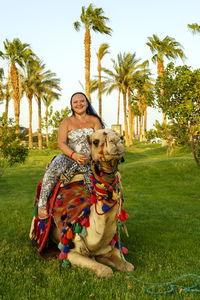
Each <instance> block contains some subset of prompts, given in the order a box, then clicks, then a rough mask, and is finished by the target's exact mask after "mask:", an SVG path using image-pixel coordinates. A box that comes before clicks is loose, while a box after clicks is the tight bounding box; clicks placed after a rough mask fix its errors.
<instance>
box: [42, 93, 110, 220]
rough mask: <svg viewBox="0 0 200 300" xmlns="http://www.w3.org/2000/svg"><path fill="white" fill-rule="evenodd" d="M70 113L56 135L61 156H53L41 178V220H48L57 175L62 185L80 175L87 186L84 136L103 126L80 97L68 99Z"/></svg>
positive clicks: (81, 96)
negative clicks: (76, 174)
mask: <svg viewBox="0 0 200 300" xmlns="http://www.w3.org/2000/svg"><path fill="white" fill-rule="evenodd" d="M71 110H72V116H70V117H69V118H66V119H64V120H63V121H62V123H61V125H60V128H59V131H58V147H59V148H60V150H61V151H62V152H63V153H62V154H60V155H58V156H56V158H55V159H54V160H53V161H52V163H51V164H50V166H49V167H48V169H47V171H46V173H45V175H44V177H43V181H42V187H41V191H40V198H39V203H38V216H39V217H40V218H41V219H43V218H47V217H48V212H47V200H48V198H49V196H50V195H51V193H52V192H53V190H54V188H55V186H56V184H57V182H58V180H59V178H60V175H61V174H63V173H64V176H65V182H69V181H70V180H71V178H72V177H73V176H74V173H75V172H80V173H82V174H83V175H84V183H85V185H86V187H89V185H90V178H89V175H90V165H89V157H88V155H89V152H90V146H89V144H88V139H87V136H88V135H91V134H92V133H93V132H94V131H96V130H98V129H101V128H103V127H104V125H103V122H102V120H101V119H100V117H99V116H98V115H97V114H96V113H95V111H94V109H93V107H92V105H91V104H90V102H89V101H88V99H87V97H86V96H85V94H83V93H79V92H78V93H75V94H73V95H72V97H71Z"/></svg>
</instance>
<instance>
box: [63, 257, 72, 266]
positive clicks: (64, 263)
mask: <svg viewBox="0 0 200 300" xmlns="http://www.w3.org/2000/svg"><path fill="white" fill-rule="evenodd" d="M62 266H63V267H68V268H69V267H71V263H70V261H69V259H65V260H64V261H63V263H62Z"/></svg>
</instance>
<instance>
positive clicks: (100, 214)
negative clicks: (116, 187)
mask: <svg viewBox="0 0 200 300" xmlns="http://www.w3.org/2000/svg"><path fill="white" fill-rule="evenodd" d="M116 204H117V201H115V203H114V204H113V205H112V206H111V207H110V209H109V210H111V209H112V208H113V207H114V206H115V205H116ZM95 212H96V213H97V215H99V216H102V215H105V213H107V211H104V212H103V213H99V212H98V211H97V204H96V203H95Z"/></svg>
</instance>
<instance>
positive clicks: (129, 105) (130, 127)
mask: <svg viewBox="0 0 200 300" xmlns="http://www.w3.org/2000/svg"><path fill="white" fill-rule="evenodd" d="M130 96H131V93H130V91H129V90H128V123H129V145H132V144H133V139H132V109H131V103H130V101H129V100H130Z"/></svg>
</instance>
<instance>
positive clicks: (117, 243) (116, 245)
mask: <svg viewBox="0 0 200 300" xmlns="http://www.w3.org/2000/svg"><path fill="white" fill-rule="evenodd" d="M120 245H121V248H122V247H123V244H122V242H121V243H120ZM115 247H116V248H117V249H119V241H117V242H116V243H115Z"/></svg>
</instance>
